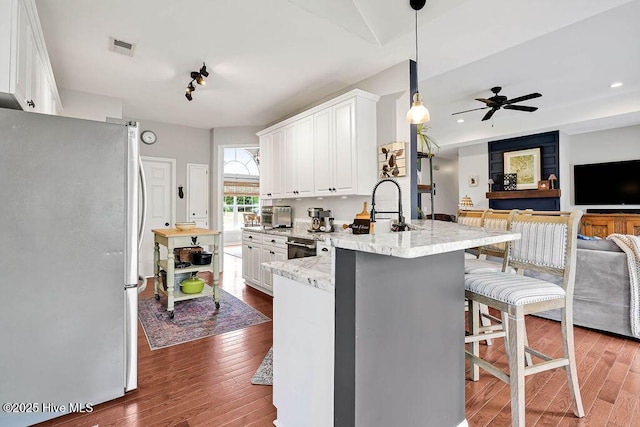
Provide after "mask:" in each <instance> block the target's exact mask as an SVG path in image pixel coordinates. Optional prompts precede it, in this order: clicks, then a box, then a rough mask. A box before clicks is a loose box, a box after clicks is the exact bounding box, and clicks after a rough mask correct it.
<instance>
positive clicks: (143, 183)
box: [138, 157, 147, 252]
mask: <svg viewBox="0 0 640 427" xmlns="http://www.w3.org/2000/svg"><path fill="white" fill-rule="evenodd" d="M138 167H139V170H140V196H141V197H142V212H140V229H139V230H138V252H139V251H140V249H142V239H143V237H144V229H145V227H146V226H147V180H146V178H145V176H144V168H143V167H142V157H138Z"/></svg>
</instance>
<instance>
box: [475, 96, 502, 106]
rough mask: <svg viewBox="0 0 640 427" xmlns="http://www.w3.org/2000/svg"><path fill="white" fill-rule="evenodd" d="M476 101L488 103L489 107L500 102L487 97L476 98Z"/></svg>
mask: <svg viewBox="0 0 640 427" xmlns="http://www.w3.org/2000/svg"><path fill="white" fill-rule="evenodd" d="M476 101H480V102H484V103H485V104H487V106H489V107H495V106H497V105H498V104H496V102H495V101H494V100H493V99H487V98H476Z"/></svg>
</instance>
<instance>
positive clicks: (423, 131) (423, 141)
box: [416, 123, 440, 157]
mask: <svg viewBox="0 0 640 427" xmlns="http://www.w3.org/2000/svg"><path fill="white" fill-rule="evenodd" d="M427 130H429V126H428V125H427V124H426V123H420V124H418V125H416V133H417V136H418V153H422V154H424V155H426V156H428V157H433V156H434V155H435V152H436V151H438V150H439V149H440V146H439V145H438V143H437V142H436V140H435V139H433V137H431V136H429V135H427Z"/></svg>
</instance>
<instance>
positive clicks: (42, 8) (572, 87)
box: [36, 0, 640, 145]
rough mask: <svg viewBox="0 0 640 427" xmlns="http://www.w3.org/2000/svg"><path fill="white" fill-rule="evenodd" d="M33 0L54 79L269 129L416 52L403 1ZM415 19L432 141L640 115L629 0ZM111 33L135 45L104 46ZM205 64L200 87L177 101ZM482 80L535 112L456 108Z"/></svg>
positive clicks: (496, 2)
mask: <svg viewBox="0 0 640 427" xmlns="http://www.w3.org/2000/svg"><path fill="white" fill-rule="evenodd" d="M36 4H37V7H38V12H39V14H40V20H41V22H42V27H43V32H44V35H45V39H46V43H47V48H48V50H49V55H50V58H51V62H52V66H53V71H54V74H55V77H56V80H57V83H58V86H59V87H61V88H65V89H71V90H77V91H82V92H89V93H95V94H99V95H105V96H110V97H114V98H119V99H122V101H123V113H124V115H125V116H126V117H132V118H136V119H140V120H153V121H158V122H167V123H176V124H181V125H185V126H192V127H199V128H214V127H227V126H257V125H265V124H268V123H271V122H274V121H276V120H278V119H280V118H282V117H284V116H286V115H288V114H290V113H292V112H294V111H298V110H300V109H302V108H303V107H305V106H307V105H309V104H311V103H313V102H315V101H317V100H319V99H321V98H324V97H326V96H328V95H330V94H332V93H335V92H337V91H339V90H341V89H343V88H345V87H346V86H349V85H352V84H354V83H356V82H358V81H360V80H362V79H364V78H366V77H369V76H372V75H375V74H377V73H379V72H380V71H382V70H384V69H386V68H389V67H391V66H394V65H396V64H399V63H401V62H403V61H406V60H407V59H409V58H414V57H415V44H414V22H415V21H414V20H415V15H414V12H413V10H412V9H411V8H410V7H409V2H408V0H393V1H392V0H289V1H287V0H245V1H240V0H208V1H202V0H200V1H198V0H195V1H190V2H188V1H179V0H108V1H87V0H36ZM418 19H419V30H418V31H419V38H420V44H419V46H420V56H419V61H418V69H419V74H420V91H421V93H422V94H423V96H424V98H425V103H426V105H427V107H428V108H429V110H430V111H431V118H432V119H431V123H430V125H431V130H430V134H431V135H432V136H434V137H435V138H436V139H437V140H438V141H439V142H440V143H441V144H442V145H449V144H451V145H456V144H461V143H468V142H470V141H477V140H480V139H483V138H495V137H497V136H506V135H516V134H524V133H532V132H537V131H544V130H549V129H561V130H563V131H566V132H568V133H570V134H572V133H581V132H586V131H592V130H598V129H606V128H610V127H618V126H628V125H634V124H640V25H638V22H639V21H640V0H561V1H558V0H518V1H513V0H511V1H508V0H483V1H477V0H428V1H427V5H426V6H425V7H424V9H423V10H422V11H420V12H419V18H418ZM109 37H115V38H117V39H121V40H124V41H127V42H131V43H135V44H136V51H135V55H134V56H133V57H127V56H122V55H119V54H116V53H113V52H111V51H109V50H108V45H109ZM203 61H204V62H206V64H207V69H208V71H209V72H210V73H211V74H210V76H209V78H208V79H207V82H208V83H207V85H206V86H204V87H203V86H198V87H197V90H196V92H195V93H194V94H193V101H192V102H188V101H187V99H186V98H185V97H184V90H185V87H186V85H187V83H188V82H189V80H190V78H189V72H190V71H192V70H197V69H199V67H200V66H201V65H202V62H203ZM613 81H622V82H623V83H624V86H622V87H621V88H618V89H610V88H609V87H608V85H609V84H610V83H611V82H613ZM492 86H502V87H503V90H502V93H501V95H506V96H508V97H509V98H514V97H517V96H521V95H524V94H528V93H531V92H540V93H541V94H542V95H543V96H542V97H541V98H538V99H533V100H530V101H527V102H523V103H521V104H524V105H532V106H536V107H539V110H538V111H537V112H534V113H525V112H519V111H505V110H501V111H498V112H497V113H496V114H495V115H494V117H493V120H489V121H485V122H481V118H482V116H483V115H484V113H485V112H486V110H485V111H482V110H481V111H475V112H470V113H466V114H463V115H457V116H452V115H451V113H453V112H456V111H461V110H467V109H472V108H477V107H481V106H483V104H481V103H480V102H478V101H475V100H474V98H478V97H485V98H486V97H489V96H491V95H492V94H491V92H490V90H489V89H490V88H491V87H492ZM458 118H464V119H465V122H464V123H462V124H458V123H456V120H457V119H458Z"/></svg>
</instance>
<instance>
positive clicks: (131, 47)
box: [109, 37, 136, 56]
mask: <svg viewBox="0 0 640 427" xmlns="http://www.w3.org/2000/svg"><path fill="white" fill-rule="evenodd" d="M109 50H110V51H112V52H115V53H119V54H121V55H127V56H133V53H134V52H135V50H136V45H135V44H133V43H129V42H126V41H124V40H118V39H116V38H115V37H109Z"/></svg>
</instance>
